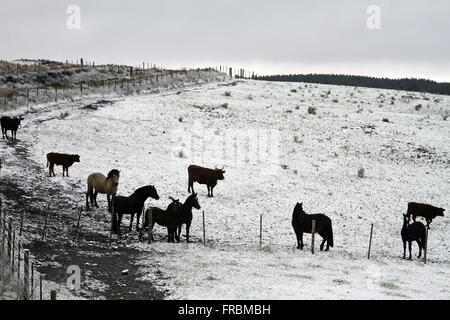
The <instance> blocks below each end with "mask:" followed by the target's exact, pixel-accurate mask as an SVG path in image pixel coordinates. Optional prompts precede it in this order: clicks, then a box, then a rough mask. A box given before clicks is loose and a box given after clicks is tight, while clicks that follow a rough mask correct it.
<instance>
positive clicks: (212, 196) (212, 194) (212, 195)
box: [211, 187, 214, 198]
mask: <svg viewBox="0 0 450 320" xmlns="http://www.w3.org/2000/svg"><path fill="white" fill-rule="evenodd" d="M213 190H214V187H211V198H214V193H213Z"/></svg>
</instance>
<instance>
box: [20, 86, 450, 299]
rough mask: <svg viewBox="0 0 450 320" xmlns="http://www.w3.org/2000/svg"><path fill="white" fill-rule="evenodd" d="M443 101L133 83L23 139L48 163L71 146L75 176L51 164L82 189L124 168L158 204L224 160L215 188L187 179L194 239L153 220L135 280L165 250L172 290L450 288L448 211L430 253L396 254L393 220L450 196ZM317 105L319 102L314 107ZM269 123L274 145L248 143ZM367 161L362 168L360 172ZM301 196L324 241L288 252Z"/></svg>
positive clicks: (440, 293)
mask: <svg viewBox="0 0 450 320" xmlns="http://www.w3.org/2000/svg"><path fill="white" fill-rule="evenodd" d="M292 89H295V90H296V91H297V92H294V91H293V90H292ZM226 92H229V93H226ZM225 93H226V94H225ZM392 102H393V104H391V103H392ZM449 102H450V99H449V97H445V96H435V95H430V94H419V93H406V92H401V91H389V90H377V89H365V88H353V87H337V86H325V85H305V84H294V83H270V82H255V81H243V82H238V83H235V85H229V86H224V85H223V84H208V85H205V86H202V87H198V88H195V89H191V90H184V91H172V92H165V93H161V94H155V95H148V96H138V97H127V98H125V99H123V100H121V101H118V102H116V103H115V104H113V105H109V106H105V107H103V108H100V109H99V110H97V111H95V112H89V113H87V112H84V111H83V110H79V109H73V108H71V109H70V110H69V111H68V112H69V115H68V116H67V117H65V118H64V119H62V120H59V119H54V120H50V121H46V122H45V123H43V124H42V125H36V126H29V127H26V128H25V129H24V130H22V131H21V132H20V134H21V136H20V137H21V139H27V140H29V141H30V142H31V143H32V144H33V145H34V148H33V153H34V157H35V159H36V161H42V163H44V162H45V161H44V159H45V154H46V153H48V152H51V151H53V152H67V153H77V154H80V155H81V163H80V164H75V165H74V166H73V167H72V168H71V169H70V171H69V172H70V175H71V177H70V179H65V180H63V179H62V178H61V177H57V178H54V179H55V180H56V181H61V183H63V184H66V183H68V181H70V183H71V184H74V185H79V189H78V191H79V195H80V197H82V194H83V192H84V188H85V187H84V184H85V179H86V177H87V176H88V175H89V174H90V173H92V172H94V171H95V172H103V173H106V172H108V171H109V170H111V169H113V168H117V169H119V170H121V181H120V186H119V193H120V194H122V195H128V194H130V193H131V192H133V191H134V190H135V189H136V188H138V187H140V186H143V185H146V184H154V185H155V186H156V188H157V190H158V193H159V195H160V196H161V199H160V200H159V201H154V200H151V201H148V203H147V204H148V205H157V206H160V207H165V206H167V204H168V202H169V200H168V197H169V196H174V197H176V198H180V199H181V200H182V201H184V199H185V198H186V197H187V196H188V193H187V166H188V165H190V164H192V163H195V164H199V165H204V166H208V167H214V166H215V165H217V166H223V165H225V166H226V174H225V181H219V184H218V186H217V187H216V189H215V196H216V197H215V198H214V199H209V198H207V197H206V186H199V185H197V184H196V185H195V188H196V191H197V192H198V194H199V201H200V204H201V206H202V209H201V210H200V211H195V212H194V220H193V225H192V228H191V238H192V240H193V241H194V243H191V244H189V245H188V246H187V245H186V244H184V243H182V244H167V243H165V242H164V241H166V239H165V235H166V231H165V230H164V229H163V228H160V227H156V228H155V232H156V238H157V240H159V242H157V243H155V244H152V245H151V246H150V247H148V246H147V245H145V244H136V245H135V247H136V248H139V249H141V250H143V251H144V252H143V254H142V261H141V262H140V263H139V264H140V265H141V266H142V269H141V272H142V278H143V279H148V280H151V281H154V280H155V279H154V272H155V270H154V268H153V267H147V265H148V261H150V260H151V261H152V263H153V264H154V263H156V264H158V265H159V270H160V271H161V272H162V273H163V274H165V275H168V276H169V278H168V279H166V280H164V282H166V284H167V287H168V288H169V289H170V290H171V292H172V295H171V298H181V299H184V298H199V299H203V298H205V299H216V298H220V299H234V298H238V299H254V298H257V299H296V298H302V299H318V298H324V299H328V298H331V299H336V298H337V299H345V298H354V299H372V298H373V299H380V298H388V299H389V298H409V299H415V298H420V299H428V298H442V299H447V298H448V297H449V290H450V288H449V287H448V283H449V279H450V269H449V256H450V248H449V240H450V239H449V238H450V236H449V233H448V226H449V219H448V212H446V216H445V217H444V218H436V220H434V221H433V223H432V225H431V230H430V240H429V252H428V259H429V260H428V263H427V265H424V264H423V262H422V261H418V260H417V258H415V259H414V261H412V262H410V261H403V260H402V259H401V258H402V254H403V248H402V243H401V239H400V229H401V225H402V213H405V212H406V207H407V203H408V202H409V201H418V202H426V203H432V204H434V205H436V206H439V207H443V208H449V204H450V201H449V197H448V194H449V191H450V183H449V182H450V181H449V180H450V178H449V177H450V170H449V167H450V157H449V155H450V143H449V142H450V141H449V140H450V139H449V137H450V124H449V122H448V121H445V120H444V119H443V118H445V114H446V113H448V112H449V105H450V104H449ZM419 104H421V105H422V107H421V108H417V109H418V110H416V106H418V105H419ZM312 106H314V107H316V108H317V112H316V113H317V114H315V115H314V114H308V112H307V110H308V108H309V107H312ZM383 119H385V121H383ZM268 135H270V136H271V137H273V140H271V141H272V142H273V143H272V144H271V145H270V146H271V148H275V149H277V148H276V147H275V145H276V146H278V147H279V153H278V155H276V152H275V151H276V150H275V151H274V153H273V154H272V156H271V157H266V158H263V159H262V161H260V160H261V157H260V158H258V156H255V153H252V151H248V152H249V153H248V156H247V155H246V152H247V151H246V149H245V148H242V146H243V145H245V142H246V141H247V140H248V139H250V141H254V140H252V137H253V138H254V137H255V136H259V137H260V139H265V138H267V136H268ZM227 139H228V140H227ZM230 139H231V140H230ZM201 141H203V142H201ZM224 141H225V142H224ZM224 146H225V147H224ZM264 146H267V144H266V145H264ZM234 147H236V149H234ZM252 148H253V144H252V143H250V146H249V149H250V150H251V149H252ZM272 151H273V150H272ZM360 168H364V169H365V175H366V177H365V178H358V177H357V171H358V169H360ZM56 172H57V174H59V175H60V174H61V173H60V172H58V171H56ZM43 178H44V177H43ZM100 200H101V202H102V204H103V205H105V203H104V199H100ZM296 202H303V203H304V209H305V211H306V212H307V213H319V212H320V213H325V214H327V215H328V216H329V217H330V218H331V219H332V220H333V229H334V240H335V247H334V248H332V249H331V252H327V253H325V252H318V253H317V254H316V255H314V256H312V255H311V254H310V252H309V244H310V236H309V235H305V237H304V240H305V243H306V247H305V251H303V252H301V251H297V250H294V246H295V236H294V233H293V230H292V227H291V224H290V223H291V216H292V210H293V207H294V205H295V203H296ZM202 210H204V211H205V213H206V224H207V241H208V246H207V247H206V248H205V247H203V245H202V244H201V238H202V223H201V211H202ZM261 214H263V217H264V222H263V224H264V234H263V242H264V250H262V251H259V250H258V241H259V239H258V237H259V216H260V215H261ZM371 223H374V228H375V229H374V243H373V247H372V259H371V260H370V261H367V257H366V255H367V246H368V238H369V232H370V225H371ZM126 224H127V223H124V224H123V227H125V225H126ZM182 239H183V240H184V238H183V237H182ZM319 239H320V237H319ZM413 250H414V252H413V253H414V254H415V255H416V254H417V247H416V245H415V246H414V249H413ZM155 253H165V254H155ZM153 264H152V265H153ZM161 284H162V283H161Z"/></svg>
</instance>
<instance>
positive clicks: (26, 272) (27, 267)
mask: <svg viewBox="0 0 450 320" xmlns="http://www.w3.org/2000/svg"><path fill="white" fill-rule="evenodd" d="M29 272H30V251H29V250H28V249H25V250H23V295H24V299H25V300H28V297H29V286H30V284H29V277H30V274H29Z"/></svg>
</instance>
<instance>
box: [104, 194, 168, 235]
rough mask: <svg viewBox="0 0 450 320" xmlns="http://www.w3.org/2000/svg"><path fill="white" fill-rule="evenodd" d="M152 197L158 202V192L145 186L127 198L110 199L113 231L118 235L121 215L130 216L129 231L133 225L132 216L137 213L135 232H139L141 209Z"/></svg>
mask: <svg viewBox="0 0 450 320" xmlns="http://www.w3.org/2000/svg"><path fill="white" fill-rule="evenodd" d="M149 197H152V198H153V199H156V200H158V199H159V196H158V192H156V189H155V187H154V186H145V187H142V188H139V189H137V190H136V191H135V192H134V193H133V194H132V195H131V196H129V197H122V196H118V197H114V198H113V199H112V205H113V210H114V211H113V212H114V214H113V231H114V233H118V234H120V223H121V222H122V215H124V214H131V220H130V231H131V228H132V225H133V219H134V214H136V213H137V222H136V230H137V231H139V217H140V216H141V213H142V209H143V208H144V203H145V201H146V200H147V199H148V198H149Z"/></svg>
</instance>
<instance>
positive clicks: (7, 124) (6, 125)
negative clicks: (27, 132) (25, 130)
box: [0, 116, 23, 140]
mask: <svg viewBox="0 0 450 320" xmlns="http://www.w3.org/2000/svg"><path fill="white" fill-rule="evenodd" d="M22 120H23V118H22V116H20V117H15V118H10V117H1V118H0V124H1V127H2V138H3V139H5V136H6V139H8V130H10V131H11V139H12V140H17V129H19V126H20V122H21V121H22Z"/></svg>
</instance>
